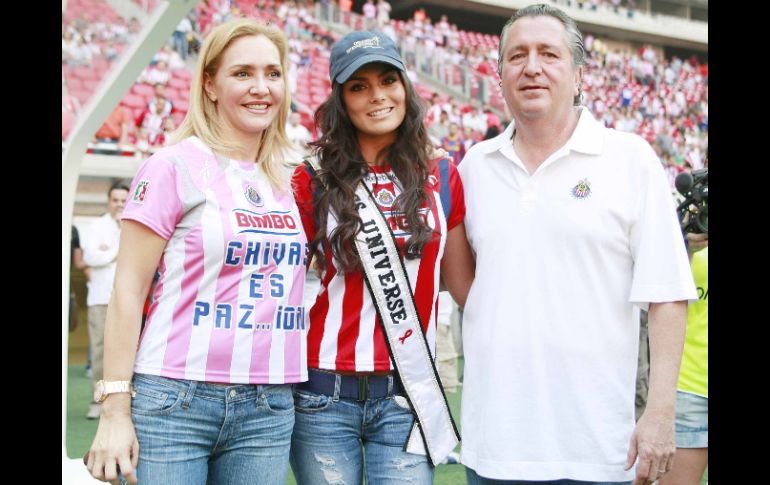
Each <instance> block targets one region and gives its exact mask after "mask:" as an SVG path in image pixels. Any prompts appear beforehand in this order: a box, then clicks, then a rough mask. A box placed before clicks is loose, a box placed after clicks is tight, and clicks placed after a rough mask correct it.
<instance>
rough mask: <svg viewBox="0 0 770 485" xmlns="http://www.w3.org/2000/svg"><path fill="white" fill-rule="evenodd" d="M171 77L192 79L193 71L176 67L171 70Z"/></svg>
mask: <svg viewBox="0 0 770 485" xmlns="http://www.w3.org/2000/svg"><path fill="white" fill-rule="evenodd" d="M171 78H172V79H174V78H176V79H187V80H188V81H189V80H190V79H192V73H191V72H190V71H189V70H188V69H174V70H173V71H171Z"/></svg>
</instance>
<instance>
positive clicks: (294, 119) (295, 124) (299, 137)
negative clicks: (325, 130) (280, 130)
mask: <svg viewBox="0 0 770 485" xmlns="http://www.w3.org/2000/svg"><path fill="white" fill-rule="evenodd" d="M301 119H302V117H301V116H300V114H299V113H297V112H296V111H295V112H293V113H291V114H290V115H289V121H288V122H287V123H286V136H287V137H288V138H289V141H290V142H292V143H293V144H294V145H295V146H296V147H297V148H299V149H300V152H301V153H302V154H307V153H308V145H307V144H308V143H310V142H311V141H312V140H313V135H311V134H310V132H309V131H308V129H307V128H305V126H304V125H302V123H300V121H301Z"/></svg>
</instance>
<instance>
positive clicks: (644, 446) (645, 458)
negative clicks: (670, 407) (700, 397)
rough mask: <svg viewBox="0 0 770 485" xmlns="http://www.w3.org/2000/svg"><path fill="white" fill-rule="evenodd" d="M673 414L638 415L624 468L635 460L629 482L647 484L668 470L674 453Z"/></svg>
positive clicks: (627, 468) (629, 467)
mask: <svg viewBox="0 0 770 485" xmlns="http://www.w3.org/2000/svg"><path fill="white" fill-rule="evenodd" d="M674 422H675V413H673V412H671V413H655V412H648V411H645V413H644V414H643V415H642V417H641V419H639V422H638V423H637V424H636V429H634V433H633V434H632V435H631V446H630V448H629V450H628V459H627V460H626V466H625V467H624V469H625V470H629V469H631V467H632V466H633V465H634V462H636V459H637V456H638V458H639V462H638V463H637V465H636V479H635V480H634V483H633V485H648V484H649V483H652V482H654V481H655V480H658V479H659V478H660V477H662V476H663V474H664V473H666V472H667V471H669V470H671V466H672V465H673V463H674V453H675V452H676V440H675V436H676V433H675V424H674Z"/></svg>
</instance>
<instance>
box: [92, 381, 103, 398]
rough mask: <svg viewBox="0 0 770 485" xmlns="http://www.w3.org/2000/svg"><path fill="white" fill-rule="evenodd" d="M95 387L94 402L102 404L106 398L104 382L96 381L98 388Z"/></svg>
mask: <svg viewBox="0 0 770 485" xmlns="http://www.w3.org/2000/svg"><path fill="white" fill-rule="evenodd" d="M94 387H95V389H94V401H96V402H102V397H103V396H104V381H96V386H94Z"/></svg>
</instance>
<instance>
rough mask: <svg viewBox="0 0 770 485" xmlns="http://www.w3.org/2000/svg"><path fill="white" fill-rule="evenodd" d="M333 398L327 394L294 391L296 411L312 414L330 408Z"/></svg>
mask: <svg viewBox="0 0 770 485" xmlns="http://www.w3.org/2000/svg"><path fill="white" fill-rule="evenodd" d="M331 402H332V398H331V397H330V396H327V395H325V394H316V393H314V392H310V391H304V390H297V389H295V390H294V409H296V410H297V411H301V412H306V413H312V412H317V411H323V410H324V409H326V408H328V407H329V404H331Z"/></svg>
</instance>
